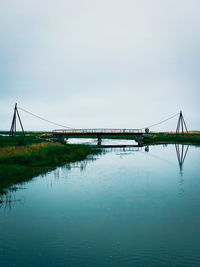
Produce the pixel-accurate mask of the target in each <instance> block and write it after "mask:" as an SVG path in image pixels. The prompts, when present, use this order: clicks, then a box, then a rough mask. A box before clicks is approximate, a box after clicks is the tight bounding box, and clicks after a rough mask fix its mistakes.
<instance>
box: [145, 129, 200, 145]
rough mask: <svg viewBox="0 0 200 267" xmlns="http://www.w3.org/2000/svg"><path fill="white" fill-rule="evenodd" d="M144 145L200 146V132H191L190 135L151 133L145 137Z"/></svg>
mask: <svg viewBox="0 0 200 267" xmlns="http://www.w3.org/2000/svg"><path fill="white" fill-rule="evenodd" d="M143 142H144V144H149V145H155V144H188V145H200V132H189V133H188V134H183V135H182V134H178V135H177V134H175V133H149V134H145V135H144V137H143Z"/></svg>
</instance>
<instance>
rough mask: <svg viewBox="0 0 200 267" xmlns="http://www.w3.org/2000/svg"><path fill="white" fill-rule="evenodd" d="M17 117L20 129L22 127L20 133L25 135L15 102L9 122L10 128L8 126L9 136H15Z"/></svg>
mask: <svg viewBox="0 0 200 267" xmlns="http://www.w3.org/2000/svg"><path fill="white" fill-rule="evenodd" d="M17 117H18V119H19V123H20V126H21V129H22V133H23V135H25V134H24V128H23V125H22V121H21V118H20V116H19V112H18V109H17V103H16V104H15V108H14V114H13V119H12V124H11V128H10V134H9V135H10V136H15V135H16V132H17V127H16V124H17Z"/></svg>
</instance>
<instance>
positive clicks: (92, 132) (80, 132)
mask: <svg viewBox="0 0 200 267" xmlns="http://www.w3.org/2000/svg"><path fill="white" fill-rule="evenodd" d="M142 134H143V132H142V130H140V129H65V130H53V135H56V136H61V135H83V136H84V135H96V136H97V135H142Z"/></svg>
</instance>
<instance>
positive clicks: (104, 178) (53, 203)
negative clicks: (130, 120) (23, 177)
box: [0, 145, 200, 267]
mask: <svg viewBox="0 0 200 267" xmlns="http://www.w3.org/2000/svg"><path fill="white" fill-rule="evenodd" d="M180 148H181V147H180ZM180 148H179V150H178V151H179V152H180V153H179V154H180V155H179V162H178V159H177V153H176V149H175V146H174V145H168V146H167V147H163V146H153V147H150V148H149V152H148V153H146V152H145V148H142V149H133V148H131V149H130V150H125V151H124V150H123V149H113V150H109V149H108V150H107V153H105V154H104V155H101V156H100V157H99V158H97V159H96V160H93V161H92V160H89V159H88V161H84V162H81V163H78V164H77V163H76V164H73V165H71V167H69V166H66V167H62V168H57V169H56V170H55V171H52V172H50V173H48V174H47V175H46V176H43V177H42V176H39V177H37V178H35V179H33V180H32V181H30V182H28V183H27V184H25V185H23V187H21V188H19V189H18V190H17V191H16V192H13V193H11V194H9V195H8V196H7V200H6V197H4V201H5V202H4V203H3V205H2V206H1V209H0V266H1V267H4V266H6V267H7V266H8V267H9V266H17V267H18V266H19V267H23V266H34V267H35V266H91V267H96V266H123V267H126V266H200V174H199V170H200V148H196V147H189V149H188V153H187V157H186V158H185V162H184V164H183V166H182V167H181V168H180V166H179V163H180V165H182V161H183V159H184V155H183V157H182V160H181V151H182V150H181V149H180ZM184 149H186V148H184ZM146 150H148V149H147V148H146ZM184 151H185V150H184Z"/></svg>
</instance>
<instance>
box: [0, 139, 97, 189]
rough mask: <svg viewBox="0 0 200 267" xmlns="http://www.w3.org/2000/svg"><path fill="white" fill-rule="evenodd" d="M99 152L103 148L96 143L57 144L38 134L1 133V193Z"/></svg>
mask: <svg viewBox="0 0 200 267" xmlns="http://www.w3.org/2000/svg"><path fill="white" fill-rule="evenodd" d="M97 153H100V150H99V149H98V148H95V147H92V146H86V145H65V144H61V143H53V142H48V141H44V140H42V139H40V138H38V137H30V138H27V137H25V138H22V137H12V138H11V137H3V136H0V193H4V192H5V191H6V189H7V188H9V187H10V186H13V185H15V184H18V183H21V182H25V181H28V180H30V179H31V178H33V177H34V176H37V175H39V174H45V173H46V172H48V171H50V170H52V169H54V168H55V167H57V166H61V165H63V164H65V163H69V162H75V161H80V160H84V159H85V158H86V157H87V156H88V155H94V154H97Z"/></svg>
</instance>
